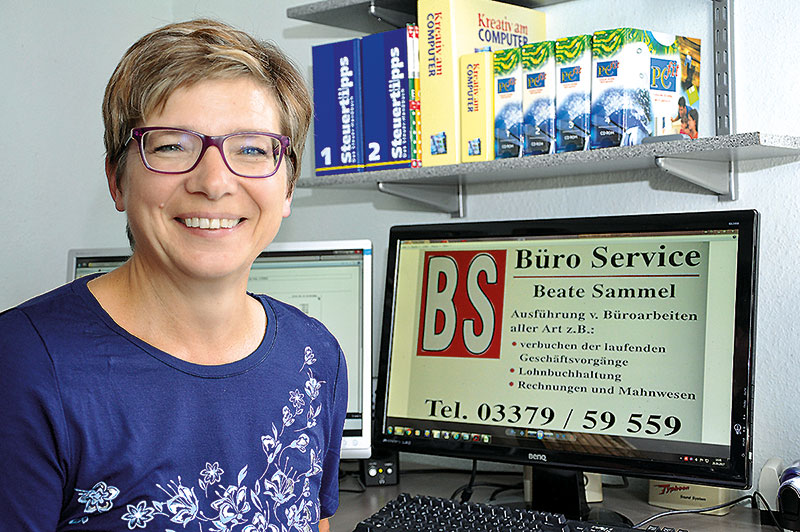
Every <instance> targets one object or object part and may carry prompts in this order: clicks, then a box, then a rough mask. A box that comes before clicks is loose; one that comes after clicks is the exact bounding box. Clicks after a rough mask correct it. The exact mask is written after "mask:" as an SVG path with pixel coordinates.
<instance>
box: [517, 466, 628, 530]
mask: <svg viewBox="0 0 800 532" xmlns="http://www.w3.org/2000/svg"><path fill="white" fill-rule="evenodd" d="M522 470H523V490H524V496H525V505H526V506H527V507H528V508H531V509H532V510H540V511H546V512H557V513H561V514H564V515H565V516H566V517H567V519H574V520H580V521H590V522H594V523H600V524H605V525H625V526H632V524H633V523H632V522H631V521H630V519H628V518H627V517H625V516H624V515H622V514H619V513H617V512H614V511H612V510H607V509H605V508H591V509H590V508H589V504H588V503H587V502H586V490H585V484H586V483H585V477H584V475H583V472H581V471H572V470H569V469H559V468H555V467H547V466H539V465H537V466H524V467H523V469H522Z"/></svg>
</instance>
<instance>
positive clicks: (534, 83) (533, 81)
mask: <svg viewBox="0 0 800 532" xmlns="http://www.w3.org/2000/svg"><path fill="white" fill-rule="evenodd" d="M546 79H547V73H546V72H537V73H536V74H528V75H527V76H526V77H525V81H526V84H527V88H529V89H541V88H542V87H544V82H545V80H546Z"/></svg>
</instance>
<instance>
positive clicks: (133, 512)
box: [122, 501, 155, 530]
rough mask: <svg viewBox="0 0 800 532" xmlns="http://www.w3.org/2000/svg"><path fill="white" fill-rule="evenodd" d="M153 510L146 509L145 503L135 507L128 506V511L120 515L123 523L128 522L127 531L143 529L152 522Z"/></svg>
mask: <svg viewBox="0 0 800 532" xmlns="http://www.w3.org/2000/svg"><path fill="white" fill-rule="evenodd" d="M154 511H155V510H154V509H153V508H148V507H147V501H141V502H140V503H139V504H137V505H136V506H134V505H132V504H129V505H128V511H127V512H125V513H124V514H123V515H122V520H123V521H128V529H130V530H134V529H136V528H144V527H146V526H147V523H148V522H150V521H152V520H153V512H154Z"/></svg>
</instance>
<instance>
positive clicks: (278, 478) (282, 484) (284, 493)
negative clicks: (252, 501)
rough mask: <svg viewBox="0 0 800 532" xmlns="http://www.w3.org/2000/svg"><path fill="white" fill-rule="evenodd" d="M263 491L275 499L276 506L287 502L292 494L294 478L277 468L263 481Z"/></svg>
mask: <svg viewBox="0 0 800 532" xmlns="http://www.w3.org/2000/svg"><path fill="white" fill-rule="evenodd" d="M264 493H265V494H266V495H269V496H270V497H271V498H272V500H273V501H275V503H276V506H280V505H281V504H284V503H286V502H288V501H289V500H290V499H291V498H292V496H293V495H294V480H292V479H291V478H289V477H288V476H287V475H286V473H284V472H283V471H281V470H280V469H279V470H277V471H276V472H275V474H273V475H272V478H270V479H269V480H265V481H264Z"/></svg>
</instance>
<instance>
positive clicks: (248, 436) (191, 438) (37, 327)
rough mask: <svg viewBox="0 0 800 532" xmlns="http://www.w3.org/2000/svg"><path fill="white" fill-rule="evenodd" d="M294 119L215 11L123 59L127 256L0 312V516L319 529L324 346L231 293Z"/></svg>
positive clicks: (333, 397) (281, 207)
mask: <svg viewBox="0 0 800 532" xmlns="http://www.w3.org/2000/svg"><path fill="white" fill-rule="evenodd" d="M310 116H311V105H310V99H309V95H308V92H307V89H306V88H305V85H304V83H303V80H302V77H301V76H300V75H299V73H298V72H297V70H296V69H295V68H294V67H293V66H292V65H291V64H290V62H289V61H288V60H287V58H286V57H285V56H284V55H283V54H282V53H281V52H280V51H279V50H277V49H276V48H275V47H273V46H270V45H266V44H264V43H260V42H258V41H256V40H254V39H253V38H252V37H250V36H248V35H247V34H245V33H242V32H240V31H237V30H234V29H233V28H231V27H229V26H226V25H224V24H221V23H218V22H213V21H209V20H196V21H191V22H186V23H179V24H173V25H169V26H166V27H164V28H161V29H158V30H156V31H154V32H152V33H150V34H148V35H146V36H145V37H143V38H142V39H141V40H139V41H138V42H137V43H136V44H134V45H133V46H132V47H131V48H130V49H129V50H128V51H127V52H126V54H125V55H124V56H123V58H122V60H121V61H120V63H119V65H118V66H117V69H116V71H115V72H114V74H113V75H112V77H111V80H110V81H109V83H108V86H107V88H106V94H105V99H104V102H103V118H104V123H105V145H106V155H107V157H106V174H107V177H108V187H109V190H110V192H111V196H112V198H113V201H114V205H115V206H116V208H117V210H119V211H122V212H125V213H126V214H127V218H128V235H129V239H130V241H131V246H132V249H133V255H132V257H131V259H130V260H129V261H128V262H127V263H126V264H125V265H123V266H122V267H120V268H119V269H117V270H115V271H113V272H110V273H108V274H106V275H102V276H93V277H90V278H83V279H80V280H78V281H75V282H74V283H71V284H70V285H66V286H64V287H61V288H59V289H56V290H54V291H53V292H50V293H48V294H44V295H42V296H39V297H37V298H35V299H33V300H31V301H28V302H26V303H24V304H22V305H20V306H19V307H17V308H15V309H11V310H9V311H8V312H6V313H5V314H3V315H2V316H0V375H2V376H0V379H1V380H0V384H2V386H0V388H2V391H0V400H2V403H3V404H4V405H5V406H6V408H5V409H4V410H5V411H3V413H2V414H0V431H2V432H0V436H2V438H1V439H0V455H2V456H4V458H5V460H4V462H5V464H6V469H5V471H4V475H3V477H2V480H0V491H2V496H0V499H2V502H0V522H2V523H3V525H4V530H17V529H31V530H133V529H145V530H148V529H152V530H159V531H161V530H165V529H177V526H179V525H180V526H181V528H183V527H187V526H189V527H190V528H189V529H191V530H203V531H234V530H235V531H242V532H262V531H272V530H275V531H277V530H316V529H317V526H318V525H317V523H320V526H319V528H320V529H322V530H327V521H326V518H328V517H330V516H331V515H332V514H333V512H334V511H335V510H336V507H337V505H338V486H337V479H338V458H339V446H340V440H341V434H342V426H343V423H344V413H345V408H346V401H347V389H346V388H347V383H346V375H347V372H346V369H345V366H344V358H343V356H342V353H341V350H340V349H339V346H338V344H337V343H336V340H335V339H334V338H333V337H332V336H331V335H330V333H329V332H328V331H327V330H326V329H325V328H324V327H323V326H322V325H321V324H320V323H319V322H317V321H315V320H313V319H311V318H308V317H307V316H305V315H303V314H302V313H300V312H299V311H297V310H296V309H294V308H293V307H290V306H288V305H285V304H282V303H279V302H277V301H275V300H273V299H271V298H268V297H266V296H253V295H249V294H247V292H246V285H247V278H248V273H249V269H250V266H251V264H252V263H253V261H254V260H255V258H256V256H257V255H258V254H259V252H260V251H261V250H263V249H264V248H265V247H266V246H267V245H268V244H269V243H270V242H271V241H272V239H273V238H274V237H275V234H276V233H277V231H278V228H279V227H280V224H281V221H282V219H283V218H285V217H286V216H288V215H289V213H290V207H291V200H292V190H293V186H294V182H295V180H296V179H297V176H298V174H299V165H300V160H301V156H302V150H303V144H304V140H305V135H306V132H307V129H308V124H309V119H310Z"/></svg>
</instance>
